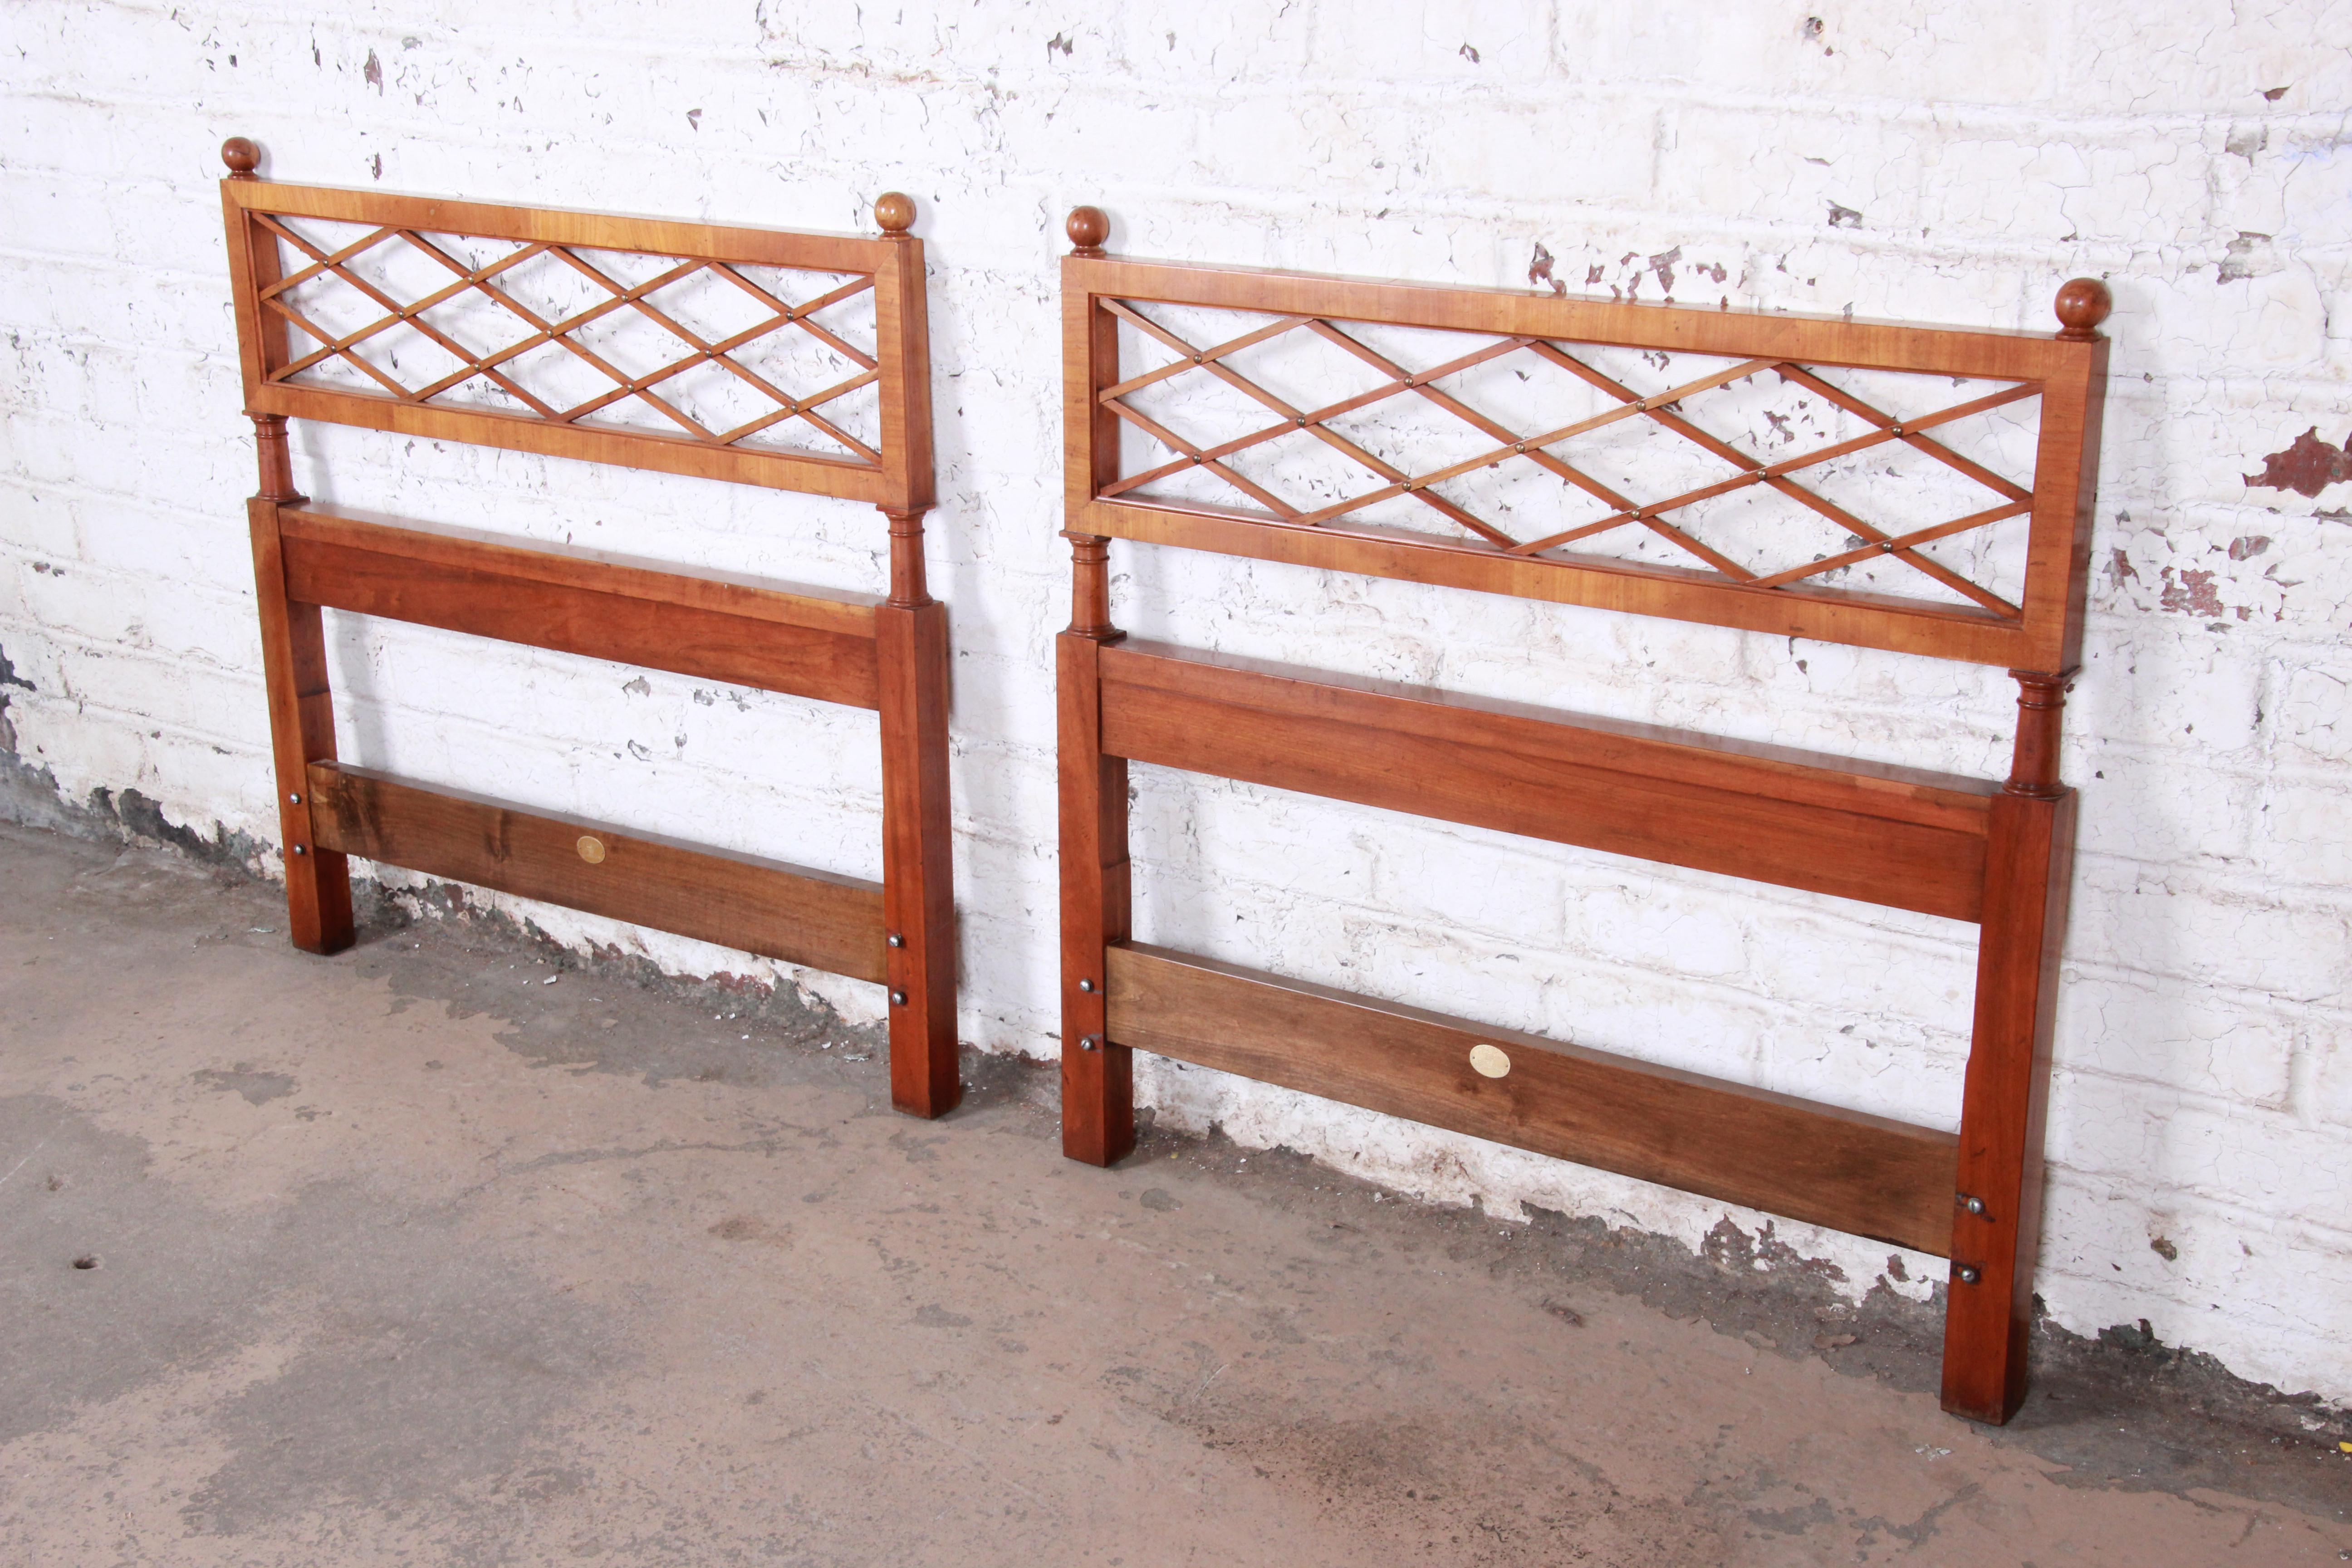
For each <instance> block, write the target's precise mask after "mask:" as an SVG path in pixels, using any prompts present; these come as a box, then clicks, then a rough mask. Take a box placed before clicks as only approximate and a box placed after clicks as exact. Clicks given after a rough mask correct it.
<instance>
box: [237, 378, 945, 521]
mask: <svg viewBox="0 0 2352 1568" xmlns="http://www.w3.org/2000/svg"><path fill="white" fill-rule="evenodd" d="M246 406H247V408H249V409H250V410H252V411H253V412H255V413H257V414H285V415H290V416H295V417H297V418H302V419H323V420H325V421H327V422H328V423H330V424H333V425H355V426H359V427H360V428H362V429H363V430H389V431H391V432H393V433H394V434H396V435H401V436H414V437H418V438H419V439H422V440H427V441H463V442H466V443H467V444H469V445H472V446H477V447H505V448H507V449H508V450H509V451H516V452H537V453H539V454H540V455H541V456H542V457H549V458H576V459H578V460H580V461H582V462H589V463H611V464H614V465H615V466H617V467H621V468H651V469H654V470H656V471H657V472H660V473H666V474H686V475H689V476H691V477H693V478H696V479H720V480H724V481H726V482H727V483H730V484H738V485H764V486H766V487H768V488H769V489H786V490H799V491H803V492H804V493H806V494H810V495H823V496H837V497H839V498H841V499H842V500H857V501H870V502H872V503H873V504H875V505H877V506H886V505H888V506H895V505H897V504H898V498H899V497H900V496H902V495H905V494H907V493H908V485H907V482H906V481H905V480H903V479H900V478H898V477H897V476H895V475H894V474H892V473H891V472H889V471H888V469H887V468H876V467H873V466H872V465H870V464H866V463H860V462H855V461H852V460H850V459H848V458H824V457H814V456H807V455H802V454H796V453H791V452H779V451H761V450H757V449H754V448H751V447H714V446H712V445H710V444H709V442H705V441H697V440H694V439H692V438H691V437H686V436H667V435H663V434H661V433H660V432H658V431H651V430H647V431H631V430H616V429H614V428H613V427H611V426H603V427H593V426H587V425H581V424H572V425H559V424H556V423H553V422H552V421H550V420H546V419H541V418H538V417H536V416H531V415H527V414H501V413H498V412H496V411H494V410H490V409H474V408H452V407H448V406H446V405H441V404H437V403H436V404H430V405H428V404H422V403H405V402H403V401H402V400H400V399H399V398H396V397H394V396H392V395H389V394H387V393H380V392H339V391H334V390H331V389H329V388H325V387H319V386H308V385H303V386H297V385H293V384H289V383H286V382H271V383H265V384H260V385H257V386H251V387H247V389H246ZM889 456H890V455H889V454H887V453H886V454H885V458H886V461H887V460H888V459H889ZM924 483H925V484H926V485H928V483H929V479H928V477H926V479H925V480H924Z"/></svg>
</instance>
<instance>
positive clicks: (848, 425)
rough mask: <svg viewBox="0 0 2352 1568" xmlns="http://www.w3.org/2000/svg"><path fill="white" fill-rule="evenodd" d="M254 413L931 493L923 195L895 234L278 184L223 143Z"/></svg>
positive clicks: (845, 489) (761, 478) (897, 493)
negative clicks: (918, 222) (915, 230)
mask: <svg viewBox="0 0 2352 1568" xmlns="http://www.w3.org/2000/svg"><path fill="white" fill-rule="evenodd" d="M222 159H223V161H224V162H225V163H226V164H227V165H228V168H229V176H228V178H227V179H226V180H224V181H223V182H222V184H221V194H222V203H223V208H224V214H225V216H226V224H227V232H228V244H229V255H230V270H231V274H232V279H233V282H234V285H235V298H236V316H237V328H238V332H237V335H238V341H239V347H240V352H241V356H242V360H243V369H244V376H245V393H246V402H247V411H248V412H250V413H253V414H256V415H275V416H299V417H303V418H312V419H323V420H328V421H331V422H334V423H339V424H346V425H355V426H364V427H368V428H373V429H380V430H392V431H398V432H401V433H404V434H407V435H414V436H420V437H429V438H433V439H440V440H453V441H460V442H468V443H473V444H477V445H482V446H491V447H508V448H511V449H516V450H523V451H532V452H540V453H544V454H547V455H550V456H557V457H567V458H583V459H587V460H590V461H595V462H606V463H613V464H616V465H621V466H626V467H632V468H653V469H658V470H661V471H665V472H671V473H683V474H693V475H699V476H704V477H709V478H713V479H726V480H730V481H734V482H738V483H748V484H757V485H764V486H768V487H771V488H774V489H793V490H800V491H804V492H808V493H814V494H820V495H830V496H839V497H843V498H845V499H849V500H864V501H869V502H872V503H874V504H875V505H877V506H880V507H882V508H884V509H885V510H893V511H910V510H921V509H923V508H925V507H928V506H929V505H930V504H931V499H932V480H931V464H930V434H929V345H928V342H927V333H926V327H925V321H926V312H925V310H924V297H923V282H924V280H923V251H922V242H921V241H920V240H919V239H917V238H915V237H914V236H913V235H912V234H911V233H910V232H909V230H910V229H911V227H912V226H913V223H914V220H915V216H916V213H915V204H914V202H913V200H912V199H911V198H909V197H908V196H906V195H901V194H899V193H897V192H892V193H889V194H887V195H884V196H883V197H882V198H881V199H880V200H879V201H877V203H876V205H875V216H876V221H877V226H878V227H879V228H880V229H881V230H882V234H881V237H878V238H860V237H852V236H845V235H832V234H816V233H804V232H798V231H791V230H782V229H768V228H751V227H741V226H723V225H716V224H705V223H686V222H677V221H673V220H667V219H660V218H650V217H636V216H621V215H616V214H605V213H590V212H575V211H568V210H563V209H558V208H548V207H534V206H515V205H492V204H487V203H480V202H461V201H452V200H444V199H441V198H437V197H428V196H414V195H396V194H392V193H385V192H380V191H363V190H348V189H341V188H335V187H329V186H318V185H296V184H278V183H276V182H271V181H265V180H262V179H260V178H258V177H257V169H258V165H259V162H260V153H259V149H258V148H257V147H256V146H255V145H254V144H253V143H252V142H250V141H247V139H246V138H243V137H236V138H232V139H231V140H230V141H229V142H228V143H226V145H225V146H224V147H223V149H222Z"/></svg>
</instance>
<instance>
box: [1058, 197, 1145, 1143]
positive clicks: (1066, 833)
mask: <svg viewBox="0 0 2352 1568" xmlns="http://www.w3.org/2000/svg"><path fill="white" fill-rule="evenodd" d="M1064 230H1065V232H1066V233H1067V234H1068V235H1069V237H1070V245H1071V249H1072V253H1073V254H1074V255H1077V256H1087V257H1094V256H1100V255H1101V254H1102V253H1103V250H1102V244H1103V241H1104V240H1105V239H1107V238H1108V237H1109V235H1110V220H1109V219H1108V217H1106V216H1103V213H1102V211H1101V210H1100V209H1099V208H1097V207H1075V208H1073V209H1071V212H1070V216H1069V221H1068V223H1066V225H1065V226H1064ZM1064 309H1065V310H1066V312H1067V314H1066V318H1065V324H1064V338H1063V343H1062V356H1063V365H1062V371H1063V376H1064V379H1065V381H1066V384H1067V385H1068V387H1069V389H1070V391H1071V393H1072V395H1073V396H1074V397H1075V398H1077V399H1078V400H1079V405H1082V406H1084V407H1085V408H1086V409H1087V414H1086V415H1085V416H1075V415H1074V416H1073V418H1074V424H1073V426H1072V428H1071V430H1070V432H1069V438H1070V439H1071V440H1072V441H1073V442H1075V443H1078V444H1079V446H1080V447H1081V448H1082V450H1083V454H1084V456H1083V458H1082V459H1081V460H1080V461H1078V462H1076V463H1075V464H1073V466H1072V467H1073V470H1074V471H1073V472H1072V474H1071V484H1072V485H1073V487H1078V486H1083V487H1085V489H1086V491H1087V493H1088V494H1091V493H1092V491H1093V489H1096V488H1097V487H1099V486H1100V485H1102V484H1103V483H1105V482H1107V481H1108V480H1109V479H1115V478H1117V477H1118V418H1117V416H1114V415H1112V414H1110V413H1109V412H1108V410H1106V409H1105V408H1103V406H1102V405H1101V403H1100V401H1099V399H1098V398H1097V396H1096V395H1095V394H1096V393H1097V392H1099V390H1100V389H1101V388H1102V387H1105V386H1108V385H1110V384H1113V383H1114V382H1116V381H1117V380H1118V321H1116V320H1115V319H1114V318H1113V317H1112V316H1111V315H1110V314H1109V313H1108V311H1105V310H1099V309H1097V307H1096V305H1095V303H1094V301H1093V300H1090V299H1085V298H1066V300H1065V301H1064ZM1080 418H1082V419H1083V423H1076V422H1075V421H1076V420H1078V419H1080ZM1078 499H1080V498H1079V494H1078V490H1077V489H1076V488H1074V489H1072V491H1071V500H1073V501H1076V500H1078ZM1062 537H1063V538H1065V539H1066V540H1068V541H1069V542H1070V556H1071V575H1070V627H1069V629H1068V630H1067V631H1066V632H1064V633H1063V634H1062V635H1061V636H1060V637H1058V638H1057V639H1055V643H1056V647H1055V664H1056V666H1057V668H1056V671H1055V673H1056V678H1057V696H1058V700H1059V714H1058V731H1059V735H1060V751H1059V768H1058V771H1059V774H1060V792H1059V793H1060V804H1061V819H1062V823H1061V826H1062V834H1061V837H1062V1152H1063V1153H1065V1154H1066V1155H1068V1156H1069V1157H1070V1158H1071V1159H1073V1160H1083V1161H1085V1162H1086V1163H1087V1164H1090V1165H1108V1164H1111V1163H1114V1162H1116V1161H1118V1160H1119V1159H1121V1158H1123V1157H1124V1156H1125V1155H1127V1154H1128V1153H1129V1152H1130V1151H1131V1150H1133V1149H1134V1147H1135V1066H1134V1060H1133V1058H1132V1056H1131V1054H1130V1053H1129V1049H1128V1047H1125V1046H1121V1045H1115V1044H1113V1043H1112V1041H1111V1038H1110V1033H1109V1016H1108V1009H1107V1007H1106V1001H1105V995H1104V993H1105V989H1106V987H1107V986H1108V984H1109V975H1108V973H1106V970H1107V961H1106V950H1107V949H1108V947H1109V945H1110V944H1111V943H1112V942H1123V941H1125V940H1126V939H1127V937H1128V934H1129V929H1130V927H1129V920H1130V894H1129V876H1128V859H1127V759H1125V758H1124V757H1107V756H1105V755H1103V750H1102V674H1101V668H1102V667H1101V659H1102V650H1103V649H1104V648H1105V647H1108V645H1110V644H1112V643H1115V642H1117V641H1118V640H1119V639H1120V638H1121V637H1125V636H1127V634H1126V633H1125V632H1123V631H1120V630H1119V629H1118V627H1117V626H1113V625H1111V619H1110V541H1108V539H1102V538H1098V537H1097V536H1095V535H1093V534H1087V533H1067V532H1066V533H1064V534H1063V535H1062Z"/></svg>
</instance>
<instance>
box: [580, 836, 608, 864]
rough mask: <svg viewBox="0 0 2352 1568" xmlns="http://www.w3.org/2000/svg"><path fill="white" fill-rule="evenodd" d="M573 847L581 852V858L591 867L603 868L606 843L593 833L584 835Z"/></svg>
mask: <svg viewBox="0 0 2352 1568" xmlns="http://www.w3.org/2000/svg"><path fill="white" fill-rule="evenodd" d="M572 847H573V848H575V849H577V850H579V851H580V858H582V859H583V860H585V861H587V862H588V864H590V865H591V866H602V865H603V864H604V840H603V839H601V838H599V837H596V836H595V835H594V834H593V833H583V834H582V835H581V836H580V840H579V842H578V843H576V844H574V845H573V846H572Z"/></svg>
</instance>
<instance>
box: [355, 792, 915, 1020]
mask: <svg viewBox="0 0 2352 1568" xmlns="http://www.w3.org/2000/svg"><path fill="white" fill-rule="evenodd" d="M310 790H311V821H312V823H313V824H314V825H315V826H316V827H317V830H318V842H319V846H320V847H321V848H323V849H327V850H329V851H331V852H334V853H337V854H342V855H357V856H360V857H362V858H365V859H369V860H376V861H381V862H383V863H384V864H386V865H391V866H399V867H403V868H406V869H408V870H411V871H421V872H423V873H425V875H426V876H431V877H448V878H453V879H456V880H458V881H461V882H471V883H473V884H475V885H476V886H478V887H484V888H494V889H498V890H499V892H503V893H512V894H514V895H516V896H517V897H519V898H525V899H537V900H541V902H543V903H551V904H562V905H565V906H567V907H569V908H571V909H575V910H587V911H588V912H589V913H591V914H599V915H608V916H610V917H612V918H613V919H614V920H622V921H629V922H631V923H632V924H635V925H642V926H651V927H653V928H654V929H655V930H656V931H673V932H676V933H677V935H679V936H690V937H696V938H698V939H700V940H701V941H704V942H717V943H719V944H720V945H721V946H725V947H733V948H740V949H742V950H743V951H745V952H756V953H759V954H760V955H761V956H762V957H765V958H775V959H782V960H783V961H784V962H786V963H804V964H807V965H809V966H810V967H811V968H814V969H824V970H830V971H832V972H833V973H836V974H846V975H850V976H852V977H853V978H856V979H858V980H870V981H875V982H877V983H878V982H881V981H883V980H885V979H887V975H888V967H889V951H890V950H889V949H888V948H887V946H886V945H885V941H884V931H883V909H882V904H883V896H882V888H881V885H880V884H879V883H876V882H866V881H861V880H859V879H856V878H855V877H839V876H835V875H833V874H832V873H830V872H826V871H811V870H806V869H803V868H801V867H797V866H786V865H783V864H782V863H780V862H778V861H774V860H764V859H761V858H758V857H756V856H751V855H737V854H732V853H730V852H728V851H726V850H720V849H708V848H699V847H692V846H688V845H683V844H678V843H675V842H673V841H671V840H669V839H666V838H656V837H650V836H648V835H646V834H642V833H633V832H628V831H625V830H624V829H621V828H617V827H611V826H605V825H604V824H602V823H595V822H586V821H582V820H579V819H576V818H572V817H567V816H543V815H541V814H538V813H534V812H528V811H524V810H522V809H520V807H517V806H512V805H505V804H503V803H501V802H499V801H494V800H486V799H483V798H482V797H481V796H478V795H465V794H461V793H459V792H457V791H453V790H441V789H429V788H427V787H425V785H422V784H411V783H408V782H405V781H404V780H401V779H396V778H393V777H391V776H390V775H388V774H385V773H377V772H374V771H373V770H371V769H367V768H353V767H345V766H342V765H341V764H338V763H311V764H310Z"/></svg>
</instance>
